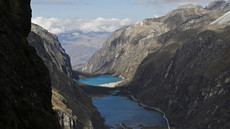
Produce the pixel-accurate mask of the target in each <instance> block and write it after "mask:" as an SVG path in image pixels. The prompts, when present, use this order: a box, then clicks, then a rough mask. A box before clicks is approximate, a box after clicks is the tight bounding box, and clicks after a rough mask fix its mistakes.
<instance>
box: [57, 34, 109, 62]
mask: <svg viewBox="0 0 230 129" xmlns="http://www.w3.org/2000/svg"><path fill="white" fill-rule="evenodd" d="M110 35H111V33H109V32H87V33H86V32H85V33H84V32H82V31H68V32H65V33H61V34H59V35H57V36H58V38H59V40H60V42H61V45H62V46H63V48H64V49H65V51H66V53H68V54H69V55H70V58H71V63H72V65H73V66H76V65H77V66H79V65H80V66H81V65H82V64H84V63H86V62H87V61H88V60H89V59H90V57H91V56H92V55H93V54H94V53H95V52H96V51H97V50H98V49H99V48H101V47H102V44H103V43H104V42H105V40H106V39H107V38H108V37H109V36H110Z"/></svg>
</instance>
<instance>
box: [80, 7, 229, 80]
mask: <svg viewBox="0 0 230 129" xmlns="http://www.w3.org/2000/svg"><path fill="white" fill-rule="evenodd" d="M227 3H229V2H224V3H222V4H221V5H219V6H218V8H217V6H215V8H214V5H215V4H214V3H213V5H210V6H209V7H207V8H203V7H201V6H197V5H186V6H181V7H179V8H178V9H176V10H173V11H171V12H169V13H168V14H166V15H165V16H163V17H159V18H149V19H145V20H143V21H141V22H139V23H137V24H135V25H130V26H126V27H123V28H121V29H119V30H117V31H116V32H115V33H114V34H112V35H111V37H110V38H109V39H108V40H107V41H106V42H105V43H104V45H103V47H102V48H101V49H100V50H99V51H97V52H96V53H95V54H94V55H93V56H92V58H91V59H90V60H89V61H88V62H87V63H86V64H85V65H84V66H83V68H82V71H84V72H90V73H109V74H114V75H117V76H119V75H122V76H123V77H125V78H130V79H131V78H132V77H133V75H134V73H135V71H136V69H137V67H138V66H139V64H140V63H141V61H142V60H143V59H144V58H145V57H146V56H147V55H148V54H150V53H152V52H154V51H158V50H159V49H160V48H161V47H162V44H161V43H159V42H165V41H166V40H168V39H169V38H170V37H173V36H175V35H177V34H178V33H179V32H182V31H185V30H189V29H192V28H197V27H200V26H204V25H208V24H210V23H211V22H213V21H214V20H216V19H217V18H218V17H220V16H221V15H223V14H224V13H225V12H227V11H228V10H230V8H229V7H227V6H226V7H225V6H224V5H227ZM220 6H221V7H222V6H224V7H225V10H220V8H221V7H220Z"/></svg>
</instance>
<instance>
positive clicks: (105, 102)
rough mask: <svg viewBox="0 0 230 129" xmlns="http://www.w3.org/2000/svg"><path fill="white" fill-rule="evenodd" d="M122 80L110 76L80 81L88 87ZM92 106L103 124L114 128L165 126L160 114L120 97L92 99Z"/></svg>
mask: <svg viewBox="0 0 230 129" xmlns="http://www.w3.org/2000/svg"><path fill="white" fill-rule="evenodd" d="M119 80H122V79H121V78H118V77H113V76H110V75H101V76H98V77H94V78H87V79H80V80H79V81H80V82H82V83H86V84H90V85H100V84H105V83H109V82H112V81H119ZM93 104H94V105H95V106H96V107H97V109H98V110H99V112H100V113H101V115H102V117H104V118H105V124H107V125H111V126H115V125H116V124H120V125H121V124H122V123H124V124H125V125H126V126H128V127H132V128H133V129H139V128H140V127H139V126H140V125H143V126H145V127H147V126H167V123H166V120H165V119H164V118H163V116H162V114H161V113H159V112H156V111H148V110H146V109H144V108H143V107H141V106H140V105H139V103H137V102H134V101H131V100H129V99H128V98H127V97H121V96H113V95H109V96H105V97H100V98H95V99H93Z"/></svg>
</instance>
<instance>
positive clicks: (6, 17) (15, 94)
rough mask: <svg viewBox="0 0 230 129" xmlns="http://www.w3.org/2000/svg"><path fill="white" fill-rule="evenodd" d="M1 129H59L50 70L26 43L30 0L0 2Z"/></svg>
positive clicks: (28, 28) (4, 0)
mask: <svg viewBox="0 0 230 129" xmlns="http://www.w3.org/2000/svg"><path fill="white" fill-rule="evenodd" d="M0 16H1V19H0V24H1V26H0V38H1V41H0V42H1V43H0V58H1V59H0V101H1V106H0V113H1V116H0V128H1V129H31V128H33V129H41V128H44V129H59V128H60V126H59V124H58V120H57V118H56V116H55V112H54V111H53V110H52V105H51V83H50V78H49V72H48V69H47V68H46V66H45V65H44V63H43V61H42V60H41V59H40V57H38V56H37V54H36V51H35V50H34V49H33V48H32V47H30V46H29V45H28V43H27V40H26V37H27V35H28V33H29V32H30V25H31V23H30V19H31V9H30V0H23V1H22V0H2V1H0Z"/></svg>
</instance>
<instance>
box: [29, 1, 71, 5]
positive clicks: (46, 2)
mask: <svg viewBox="0 0 230 129" xmlns="http://www.w3.org/2000/svg"><path fill="white" fill-rule="evenodd" d="M32 4H37V5H74V3H73V2H71V1H35V2H32Z"/></svg>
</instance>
